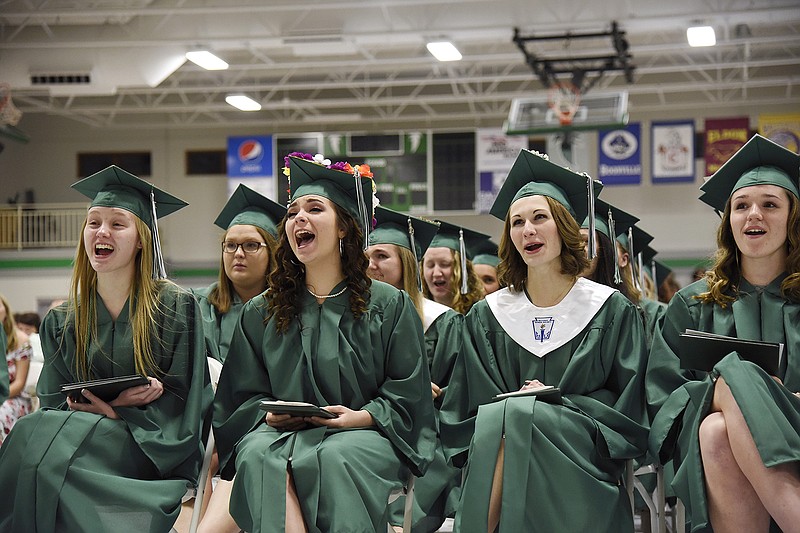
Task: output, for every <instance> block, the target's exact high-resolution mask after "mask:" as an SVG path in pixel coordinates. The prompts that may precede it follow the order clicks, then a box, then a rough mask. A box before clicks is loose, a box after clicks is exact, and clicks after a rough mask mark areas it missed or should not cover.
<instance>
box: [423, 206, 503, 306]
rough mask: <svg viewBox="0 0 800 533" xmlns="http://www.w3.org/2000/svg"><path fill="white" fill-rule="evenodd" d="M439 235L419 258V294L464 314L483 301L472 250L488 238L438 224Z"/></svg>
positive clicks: (459, 228)
mask: <svg viewBox="0 0 800 533" xmlns="http://www.w3.org/2000/svg"><path fill="white" fill-rule="evenodd" d="M438 222H439V231H437V232H436V236H435V237H434V238H433V242H431V244H430V246H428V249H427V250H425V254H424V256H423V258H422V278H423V284H422V291H423V294H424V295H425V297H426V298H429V299H431V300H433V301H434V302H436V303H439V304H442V305H446V306H447V307H450V308H452V309H455V310H456V311H457V312H459V313H461V314H466V313H467V311H469V310H470V308H471V307H472V306H473V305H475V302H477V301H479V300H480V299H482V298H483V297H484V293H483V284H482V283H481V281H480V280H479V279H478V276H477V274H475V269H473V268H472V260H471V258H472V256H473V247H474V246H471V245H474V244H477V243H480V242H484V241H486V240H487V239H489V235H486V234H484V233H478V232H477V231H472V230H470V229H467V228H463V227H461V226H456V225H455V224H450V223H449V222H444V221H438Z"/></svg>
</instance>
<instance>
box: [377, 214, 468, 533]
mask: <svg viewBox="0 0 800 533" xmlns="http://www.w3.org/2000/svg"><path fill="white" fill-rule="evenodd" d="M375 220H376V221H377V225H376V226H375V229H374V230H373V231H372V233H370V234H369V243H370V246H369V248H367V257H369V269H368V270H367V274H369V276H370V277H371V278H372V279H375V280H379V281H384V282H386V283H389V284H390V285H393V286H394V287H396V288H398V289H401V290H404V291H406V292H407V293H408V295H409V296H410V297H411V300H412V301H413V302H415V307H416V308H417V313H418V314H419V315H420V319H421V320H422V328H423V330H424V331H425V347H426V351H427V359H428V368H429V369H430V372H431V391H432V395H433V400H434V405H435V406H436V407H437V408H438V407H439V406H441V404H442V399H443V394H444V391H445V390H446V388H447V384H448V383H449V381H450V373H451V372H452V370H453V363H454V362H455V358H456V355H457V354H458V351H459V349H460V346H461V342H457V343H451V344H446V343H440V342H439V339H442V338H451V339H452V338H455V339H457V340H459V341H460V339H461V335H460V334H454V333H452V332H453V331H457V332H460V331H461V329H462V328H463V324H464V315H462V314H460V313H456V312H455V311H453V310H452V309H450V308H449V307H446V306H444V305H441V304H438V303H436V302H434V301H433V300H429V299H427V298H423V297H422V293H421V292H420V285H421V283H422V280H421V276H420V273H419V267H418V264H419V260H420V259H421V257H422V256H423V255H424V254H425V250H426V249H427V247H428V245H429V244H430V243H431V240H432V239H433V238H434V236H435V235H436V231H437V229H438V228H437V226H436V224H434V223H431V222H427V221H425V220H422V219H419V218H416V217H412V216H409V215H404V214H402V213H398V212H397V211H392V210H391V209H386V208H384V207H378V208H377V209H376V210H375ZM460 480H461V470H460V469H458V468H453V467H452V466H448V465H447V462H446V461H445V459H444V454H443V452H442V446H441V442H439V440H438V439H437V442H436V455H435V456H434V460H433V462H432V463H431V465H430V467H429V468H428V471H427V472H425V475H424V476H423V477H421V478H419V479H418V480H417V481H416V484H415V485H414V510H413V520H412V527H413V530H414V531H417V532H420V531H436V530H437V529H439V527H440V526H441V525H442V523H443V522H444V519H445V518H446V517H448V516H449V515H451V514H453V513H454V512H455V508H456V505H457V503H458V488H457V487H458V485H459V482H460ZM404 506H405V497H402V496H401V497H400V498H398V499H397V500H395V502H393V503H392V505H391V519H390V521H391V523H392V524H394V525H395V527H397V526H399V525H400V524H402V523H403V518H404Z"/></svg>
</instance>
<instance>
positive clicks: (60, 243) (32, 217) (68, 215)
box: [0, 203, 86, 250]
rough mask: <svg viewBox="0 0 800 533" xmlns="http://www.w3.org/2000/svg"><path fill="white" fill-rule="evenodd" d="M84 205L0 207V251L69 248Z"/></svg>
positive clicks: (77, 231)
mask: <svg viewBox="0 0 800 533" xmlns="http://www.w3.org/2000/svg"><path fill="white" fill-rule="evenodd" d="M85 218H86V204H74V203H72V204H16V205H10V206H3V207H0V249H6V250H7V249H16V250H25V249H30V248H73V247H75V244H76V243H77V242H78V239H79V238H80V233H81V226H82V225H83V221H84V220H85Z"/></svg>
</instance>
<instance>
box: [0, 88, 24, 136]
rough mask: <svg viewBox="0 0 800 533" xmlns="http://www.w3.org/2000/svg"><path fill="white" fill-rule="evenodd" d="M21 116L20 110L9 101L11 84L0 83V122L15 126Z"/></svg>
mask: <svg viewBox="0 0 800 533" xmlns="http://www.w3.org/2000/svg"><path fill="white" fill-rule="evenodd" d="M21 118H22V111H20V110H19V109H17V107H16V106H15V105H14V102H12V101H11V86H10V85H9V84H7V83H0V124H10V125H12V126H16V125H17V123H18V122H19V119H21Z"/></svg>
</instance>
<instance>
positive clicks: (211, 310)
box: [192, 282, 244, 363]
mask: <svg viewBox="0 0 800 533" xmlns="http://www.w3.org/2000/svg"><path fill="white" fill-rule="evenodd" d="M216 286H217V282H214V283H212V284H211V285H209V286H208V287H205V288H203V289H192V294H194V296H195V298H197V303H198V304H200V312H201V313H202V315H203V332H204V334H205V337H206V342H207V343H208V348H209V356H210V357H213V358H214V359H216V360H218V361H219V362H221V363H224V362H225V358H226V357H227V356H228V348H229V347H230V345H231V337H233V330H234V329H235V328H236V323H237V322H238V321H239V315H240V314H242V307H243V306H244V302H242V299H241V298H239V295H238V294H236V293H235V292H234V293H233V302H232V303H231V308H230V309H228V312H227V313H224V314H220V313H219V311H217V308H216V307H214V306H213V305H212V304H211V302H210V301H209V300H208V295H209V294H211V291H212V290H214V289H215V288H216Z"/></svg>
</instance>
